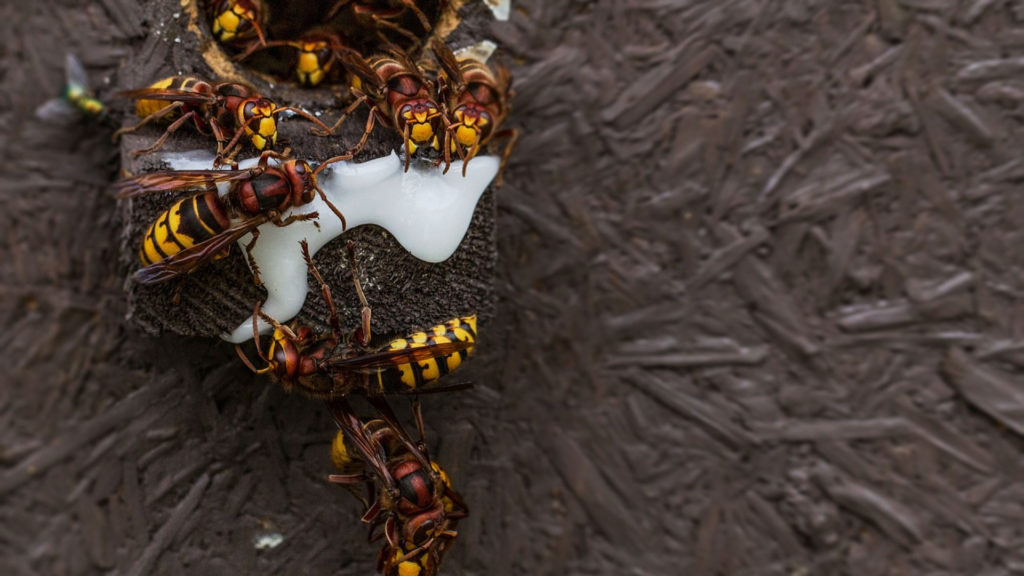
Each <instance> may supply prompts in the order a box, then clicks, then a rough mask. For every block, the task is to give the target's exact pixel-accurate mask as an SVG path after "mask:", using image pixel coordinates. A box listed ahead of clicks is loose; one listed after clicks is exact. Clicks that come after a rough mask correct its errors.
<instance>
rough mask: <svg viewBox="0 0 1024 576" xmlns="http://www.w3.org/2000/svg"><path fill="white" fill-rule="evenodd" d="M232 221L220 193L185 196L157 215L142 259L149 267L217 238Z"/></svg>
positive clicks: (147, 235)
mask: <svg viewBox="0 0 1024 576" xmlns="http://www.w3.org/2000/svg"><path fill="white" fill-rule="evenodd" d="M229 224H230V220H229V219H228V218H227V216H226V215H225V214H224V210H223V208H222V206H221V204H220V199H219V198H218V196H217V193H216V192H206V193H203V194H196V195H195V196H191V197H189V198H182V199H181V200H178V201H177V202H175V203H174V205H173V206H171V207H170V208H168V209H167V210H166V211H164V212H162V213H161V214H160V215H159V216H157V218H156V220H155V221H154V222H153V224H151V225H150V227H149V229H148V230H146V235H145V236H144V237H143V238H142V246H141V247H140V248H139V259H140V260H142V263H143V264H145V265H147V266H148V265H150V264H154V263H156V262H159V261H161V260H163V259H165V258H168V257H169V256H173V255H175V254H177V253H178V252H181V251H182V250H185V249H186V248H190V247H192V246H195V245H196V244H198V243H200V242H202V241H204V240H208V239H210V238H213V237H214V236H216V235H217V234H219V233H220V232H222V231H224V230H225V229H227V227H228V225H229Z"/></svg>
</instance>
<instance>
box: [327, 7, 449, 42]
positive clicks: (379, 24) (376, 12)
mask: <svg viewBox="0 0 1024 576" xmlns="http://www.w3.org/2000/svg"><path fill="white" fill-rule="evenodd" d="M440 4H441V7H442V8H443V6H444V4H445V0H441V2H440ZM343 9H344V10H345V11H346V13H345V15H344V17H343V18H342V20H343V21H348V22H352V23H354V24H355V26H356V27H358V28H359V29H362V30H376V32H377V36H378V38H379V39H380V41H381V42H383V43H384V44H388V43H390V42H391V40H389V39H388V38H387V37H386V36H385V35H384V30H390V31H392V32H395V33H397V34H399V35H401V36H402V37H403V38H405V39H406V40H409V41H410V42H411V43H412V46H413V47H414V48H417V49H418V48H419V46H421V45H422V43H421V41H420V39H419V37H417V36H416V35H415V34H414V33H412V32H410V31H409V30H407V29H406V28H405V26H404V25H403V19H404V17H405V16H406V14H407V13H410V12H411V13H412V14H413V15H414V16H415V18H416V20H418V21H419V24H420V26H422V27H423V32H424V33H429V32H430V31H431V30H432V29H433V26H431V25H430V19H429V18H427V15H426V14H425V13H424V12H423V10H422V9H421V8H420V7H419V6H418V5H417V4H416V1H415V0H339V1H338V2H336V3H335V4H334V6H333V7H332V8H331V9H330V10H329V11H328V12H327V18H326V19H327V20H330V19H332V18H334V16H335V15H337V14H338V13H339V12H340V11H341V10H343Z"/></svg>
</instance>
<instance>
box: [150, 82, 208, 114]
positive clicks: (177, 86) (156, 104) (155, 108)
mask: <svg viewBox="0 0 1024 576" xmlns="http://www.w3.org/2000/svg"><path fill="white" fill-rule="evenodd" d="M197 82H202V80H199V79H198V78H195V77H193V76H171V77H169V78H164V79H163V80H157V81H156V82H153V83H152V84H150V85H149V86H148V88H149V89H151V90H191V89H192V87H193V86H194V85H195V84H196V83H197ZM171 104H173V101H170V100H155V99H152V98H139V99H138V101H136V102H135V113H136V114H137V115H138V116H139V117H140V118H145V117H146V116H149V115H150V114H154V113H156V112H159V111H161V110H163V109H164V108H166V107H168V106H170V105H171ZM180 116H181V110H176V111H174V112H172V113H171V114H168V115H166V116H164V117H163V118H161V121H166V122H170V121H173V120H174V119H175V118H178V117H180Z"/></svg>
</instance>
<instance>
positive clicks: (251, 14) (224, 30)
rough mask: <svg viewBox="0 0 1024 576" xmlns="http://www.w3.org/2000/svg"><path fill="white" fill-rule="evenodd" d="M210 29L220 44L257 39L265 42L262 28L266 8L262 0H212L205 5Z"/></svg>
mask: <svg viewBox="0 0 1024 576" xmlns="http://www.w3.org/2000/svg"><path fill="white" fill-rule="evenodd" d="M206 8H207V12H208V13H209V15H210V31H211V32H212V33H213V37H214V38H215V39H216V40H217V41H218V42H220V43H221V44H236V45H237V44H242V43H245V42H249V41H253V40H254V39H257V38H258V39H259V43H260V44H265V43H266V38H265V37H264V35H263V28H264V27H265V24H266V21H267V8H266V6H264V5H263V2H262V0H213V1H211V2H208V3H207V5H206Z"/></svg>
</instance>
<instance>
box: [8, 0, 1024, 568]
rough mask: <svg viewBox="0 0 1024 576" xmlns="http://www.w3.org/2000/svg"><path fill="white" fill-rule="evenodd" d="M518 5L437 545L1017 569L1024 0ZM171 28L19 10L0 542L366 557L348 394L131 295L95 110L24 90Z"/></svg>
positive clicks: (293, 558) (472, 555) (147, 562)
mask: <svg viewBox="0 0 1024 576" xmlns="http://www.w3.org/2000/svg"><path fill="white" fill-rule="evenodd" d="M513 1H514V10H513V18H512V21H511V22H510V23H509V24H507V25H500V26H496V27H495V29H494V34H495V36H496V37H498V38H499V39H500V40H501V42H502V44H503V45H504V46H506V47H507V48H508V49H509V51H510V52H511V54H510V56H512V59H511V60H512V62H513V63H514V67H513V73H514V76H515V85H516V89H517V96H516V99H515V101H514V106H515V111H514V117H513V120H512V124H514V125H515V126H517V127H518V128H520V129H521V130H522V132H523V137H522V139H521V141H520V145H519V148H518V149H517V151H516V154H515V155H514V157H513V160H512V164H511V166H510V170H509V173H508V175H507V179H506V181H507V184H506V186H505V187H504V188H503V189H502V190H500V192H499V194H498V195H497V202H498V228H497V237H498V248H499V260H498V266H497V291H498V296H499V303H498V308H497V312H496V314H495V318H494V319H493V321H491V322H489V323H486V324H482V325H481V352H482V354H481V356H480V357H478V358H477V360H476V361H475V362H474V363H473V365H472V366H470V367H467V369H466V372H467V374H466V378H468V379H471V380H473V381H474V382H475V384H476V386H475V388H474V389H472V390H471V391H468V392H463V393H459V394H455V395H447V396H444V397H441V396H439V395H438V396H432V397H429V398H426V406H425V412H426V417H427V421H428V423H429V428H430V429H429V432H430V435H431V438H433V439H435V440H436V441H437V443H438V444H439V450H438V457H439V460H440V461H441V462H442V463H443V464H444V465H445V466H446V467H447V468H448V469H449V470H450V471H451V472H452V476H453V478H454V480H455V482H456V484H457V486H458V487H459V488H460V490H461V491H462V493H463V495H464V496H465V498H466V500H467V502H468V503H469V505H470V507H471V510H472V516H471V517H470V518H469V519H468V520H467V521H465V522H463V523H462V524H461V525H460V527H459V528H460V537H459V541H458V543H457V545H456V546H455V547H454V549H453V550H452V552H451V554H450V555H449V557H448V558H447V559H446V562H445V573H450V574H552V575H562V574H658V575H661V574H708V575H718V574H734V575H754V574H757V575H795V574H808V575H809V574H857V575H876V574H877V575H895V574H964V575H985V576H996V575H1010V574H1014V573H1017V572H1019V571H1020V567H1021V566H1022V562H1024V552H1022V551H1024V546H1022V544H1024V542H1022V540H1024V534H1022V531H1021V525H1022V524H1021V522H1022V519H1024V512H1022V510H1021V498H1022V495H1024V482H1022V472H1021V464H1020V463H1021V453H1022V448H1024V442H1022V438H1021V436H1022V434H1024V424H1022V417H1024V396H1022V392H1021V382H1022V379H1021V367H1022V366H1024V355H1022V354H1021V349H1022V345H1021V333H1022V329H1024V323H1022V322H1024V316H1022V315H1021V312H1020V311H1021V298H1022V295H1024V278H1022V275H1021V270H1022V264H1024V262H1022V260H1021V257H1020V256H1019V255H1018V254H1017V250H1015V248H1016V246H1017V242H1016V241H1017V240H1018V239H1019V237H1020V235H1021V232H1020V231H1021V223H1022V219H1024V211H1022V209H1021V206H1024V204H1022V203H1020V202H1019V201H1018V199H1019V196H1020V193H1019V188H1020V186H1021V183H1022V180H1024V167H1022V164H1021V161H1020V159H1019V157H1020V149H1021V140H1022V123H1021V114H1020V110H1021V104H1022V101H1024V79H1022V78H1024V75H1022V72H1024V64H1022V62H1021V51H1022V49H1024V11H1022V10H1020V9H1019V8H1018V7H1017V6H1016V5H1015V4H1013V3H1009V2H998V1H997V2H992V1H987V0H962V1H958V0H948V1H941V0H940V1H932V2H922V1H910V0H870V1H860V0H858V1H836V2H821V1H813V0H797V1H792V2H771V1H767V0H765V1H755V0H727V1H724V2H722V1H718V0H707V1H694V2H663V1H656V0H645V1H639V2H618V1H615V0H598V1H596V2H543V1H540V0H523V1H516V0H513ZM160 28H161V21H160V20H159V18H158V15H153V14H146V13H142V12H140V11H139V10H138V9H137V7H136V6H135V4H133V3H131V2H129V1H127V0H105V1H103V2H97V3H88V4H86V3H82V4H81V5H79V6H78V7H75V5H74V3H72V2H55V3H33V4H27V3H18V4H17V5H15V4H14V3H8V4H5V5H2V6H0V35H2V37H3V38H5V42H4V43H3V44H0V50H2V51H0V82H2V86H3V90H0V129H2V130H3V134H4V135H5V137H4V138H3V139H0V152H2V153H3V154H4V155H5V159H6V161H5V162H3V163H0V170H2V174H0V176H2V180H0V181H2V182H3V183H4V184H3V185H2V187H0V198H2V200H3V208H4V209H3V210H2V211H0V230H3V231H4V234H3V236H2V237H3V239H4V241H5V242H6V246H5V248H6V249H5V250H4V253H5V254H6V255H7V257H6V258H4V259H3V261H2V264H0V310H2V314H3V318H4V320H5V321H4V328H5V330H4V332H3V335H2V336H0V342H2V343H3V346H2V350H3V355H2V356H3V358H4V360H5V363H6V365H5V368H4V369H3V370H2V371H0V374H2V375H3V380H2V386H0V430H2V434H3V435H2V437H0V448H2V450H0V458H2V460H0V461H2V466H3V469H2V470H0V573H4V574H55V575H60V574H100V573H109V572H111V571H114V572H116V573H118V574H185V573H190V574H191V573H199V574H235V573H244V574H317V575H319V574H339V573H340V574H370V573H371V572H372V562H373V558H374V555H375V554H376V549H375V547H373V546H370V545H367V544H366V543H365V541H364V540H365V535H364V531H363V529H362V528H361V527H360V526H358V523H357V520H356V519H357V515H358V513H359V510H358V505H357V503H356V502H355V500H354V499H352V498H351V497H349V496H348V494H345V493H344V491H343V490H340V489H337V488H336V487H332V486H329V485H328V484H327V483H326V482H325V481H324V475H325V474H326V473H327V472H329V465H328V461H327V451H328V445H329V441H330V438H331V434H332V429H333V426H332V425H331V422H330V421H329V418H328V417H327V415H326V414H325V413H324V411H323V410H322V409H321V408H319V407H318V406H317V405H316V404H315V403H311V402H308V401H306V400H305V399H303V398H299V397H294V396H287V395H285V394H283V393H282V392H281V391H279V390H277V389H275V388H273V387H271V386H270V385H269V384H268V383H267V382H266V381H265V380H263V379H259V378H254V377H252V376H251V375H250V374H249V373H248V372H247V371H246V369H245V368H244V367H243V366H241V364H240V363H239V362H238V361H237V360H236V359H235V358H234V357H233V352H232V351H231V350H230V348H229V347H226V346H224V345H221V344H217V343H216V342H214V341H209V340H201V339H181V338H171V337H165V338H162V339H155V340H154V339H150V338H148V337H145V336H143V335H140V334H139V333H138V332H137V331H135V329H133V328H132V327H131V325H130V324H129V323H127V322H126V321H125V319H124V317H123V316H124V313H125V311H126V303H125V297H124V292H123V287H124V284H123V274H122V270H121V269H120V268H119V267H118V266H117V263H116V260H117V254H118V251H119V243H120V240H119V235H120V234H121V226H120V223H119V222H117V221H116V220H115V218H114V216H115V214H116V211H115V209H114V207H113V201H112V200H111V199H110V198H109V197H107V196H106V195H105V193H104V191H105V189H106V183H107V182H108V181H109V179H110V178H112V176H113V175H114V172H115V171H116V168H117V166H116V165H115V164H113V163H112V159H113V158H114V156H115V153H114V151H113V149H112V147H111V146H110V144H109V143H108V139H107V135H106V134H104V133H102V132H101V131H99V130H97V129H95V128H92V127H89V126H87V125H82V126H75V127H71V128H65V129H61V128H54V127H50V126H45V125H42V124H40V123H38V122H37V121H35V119H34V118H33V117H32V110H33V109H34V107H35V106H36V105H38V103H39V102H40V101H41V100H42V99H44V98H45V97H47V95H49V94H52V93H54V91H55V90H56V89H57V87H58V85H59V81H60V78H61V76H62V74H63V73H62V70H61V67H62V60H63V52H64V50H65V49H70V50H73V51H75V52H76V53H78V54H80V55H81V56H82V58H83V60H84V61H85V63H86V64H87V66H88V68H89V70H90V72H91V73H92V74H93V75H94V77H95V78H96V79H97V80H99V81H100V82H99V83H98V85H99V86H101V87H102V86H104V84H103V83H102V80H103V79H104V78H105V77H108V76H109V75H110V74H113V73H114V72H115V70H116V69H117V66H118V63H119V62H120V61H122V60H123V59H125V58H127V57H128V56H129V55H130V54H131V53H132V52H133V51H135V50H139V49H140V46H143V47H144V46H151V48H150V49H164V48H163V47H165V46H166V49H168V50H170V51H172V52H173V51H175V50H178V49H180V48H177V47H175V44H174V42H173V40H174V39H173V38H160V37H159V36H158V34H157V31H159V30H160ZM146 37H148V38H150V40H148V41H147V40H146ZM152 38H159V40H152ZM154 47H155V48H154ZM105 75H106V76H105ZM112 81H115V80H113V79H112ZM267 533H280V534H282V535H283V536H284V541H283V543H282V544H281V545H280V546H278V547H277V548H274V549H271V550H262V551H260V550H256V549H255V547H254V538H256V537H258V536H260V535H262V534H267Z"/></svg>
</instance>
